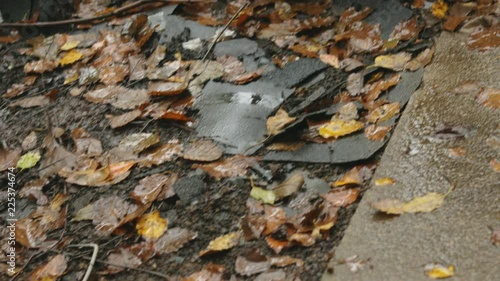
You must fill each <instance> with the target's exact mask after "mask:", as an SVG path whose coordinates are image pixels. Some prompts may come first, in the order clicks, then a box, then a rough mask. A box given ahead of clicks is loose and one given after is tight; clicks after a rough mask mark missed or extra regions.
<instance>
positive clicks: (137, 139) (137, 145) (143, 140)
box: [118, 133, 160, 153]
mask: <svg viewBox="0 0 500 281" xmlns="http://www.w3.org/2000/svg"><path fill="white" fill-rule="evenodd" d="M159 141H160V137H159V136H158V134H152V133H136V134H131V135H128V136H126V137H124V138H123V139H122V140H121V141H120V143H119V144H118V147H119V148H120V149H122V150H129V151H132V152H133V153H139V152H141V151H143V150H145V149H146V148H148V147H151V146H153V145H155V144H157V143H158V142H159Z"/></svg>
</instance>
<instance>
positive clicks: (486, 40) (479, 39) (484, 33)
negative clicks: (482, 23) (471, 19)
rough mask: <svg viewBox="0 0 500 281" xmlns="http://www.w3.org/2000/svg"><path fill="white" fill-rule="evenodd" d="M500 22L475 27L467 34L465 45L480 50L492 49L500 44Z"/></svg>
mask: <svg viewBox="0 0 500 281" xmlns="http://www.w3.org/2000/svg"><path fill="white" fill-rule="evenodd" d="M499 33H500V23H496V24H494V25H492V26H490V27H486V28H485V27H483V28H477V29H476V30H475V31H474V32H472V33H471V34H470V36H469V40H468V41H467V46H468V47H469V48H470V49H478V50H479V51H481V52H485V51H489V50H493V49H495V48H497V47H499V46H500V36H499Z"/></svg>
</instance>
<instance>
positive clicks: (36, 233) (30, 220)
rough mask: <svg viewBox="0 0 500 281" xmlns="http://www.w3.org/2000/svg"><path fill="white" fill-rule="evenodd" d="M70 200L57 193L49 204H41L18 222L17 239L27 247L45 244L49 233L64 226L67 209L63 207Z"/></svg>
mask: <svg viewBox="0 0 500 281" xmlns="http://www.w3.org/2000/svg"><path fill="white" fill-rule="evenodd" d="M66 200H68V197H67V196H65V195H63V194H57V195H56V196H55V197H54V198H53V199H52V201H51V202H50V205H49V206H39V207H38V208H37V209H36V210H35V211H33V212H31V213H30V214H29V215H28V216H27V217H25V218H23V219H21V220H19V221H18V222H17V223H16V230H15V232H16V241H17V242H19V243H20V244H21V245H23V246H24V247H27V248H36V247H41V246H43V245H44V243H45V240H46V239H47V234H48V233H49V232H51V231H53V230H56V229H59V228H61V227H63V226H64V223H65V221H66V209H64V208H61V206H62V204H64V202H66Z"/></svg>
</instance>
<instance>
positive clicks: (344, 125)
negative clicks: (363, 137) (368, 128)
mask: <svg viewBox="0 0 500 281" xmlns="http://www.w3.org/2000/svg"><path fill="white" fill-rule="evenodd" d="M361 129H363V123H361V122H359V121H355V120H349V121H344V120H340V119H336V118H332V120H331V121H330V123H328V124H326V125H325V126H321V127H320V128H319V134H320V136H322V137H324V138H325V139H327V138H332V137H333V138H338V137H341V136H345V135H348V134H351V133H354V132H356V131H359V130H361Z"/></svg>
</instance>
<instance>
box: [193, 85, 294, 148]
mask: <svg viewBox="0 0 500 281" xmlns="http://www.w3.org/2000/svg"><path fill="white" fill-rule="evenodd" d="M292 93H293V91H292V90H291V89H287V88H284V87H279V86H276V85H274V84H273V83H270V82H261V81H258V82H253V83H250V84H247V85H242V86H237V85H233V84H229V83H218V82H213V81H210V82H209V83H208V84H207V85H206V86H205V88H204V89H203V92H202V95H201V97H200V98H199V100H197V101H196V103H195V105H194V107H195V108H196V109H198V110H199V115H198V116H199V117H198V124H197V127H196V131H197V133H198V135H199V136H201V137H210V138H212V139H214V140H216V141H218V142H220V143H221V144H223V145H224V146H225V152H226V153H230V154H240V153H243V152H245V150H247V149H248V148H250V147H252V146H254V145H255V144H257V143H258V142H260V141H261V140H262V139H264V138H265V133H266V119H267V117H268V116H269V115H270V114H272V113H273V112H274V111H276V109H277V108H278V107H279V106H280V105H281V104H282V102H283V101H284V100H285V99H286V98H287V97H288V96H290V95H291V94H292Z"/></svg>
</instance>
